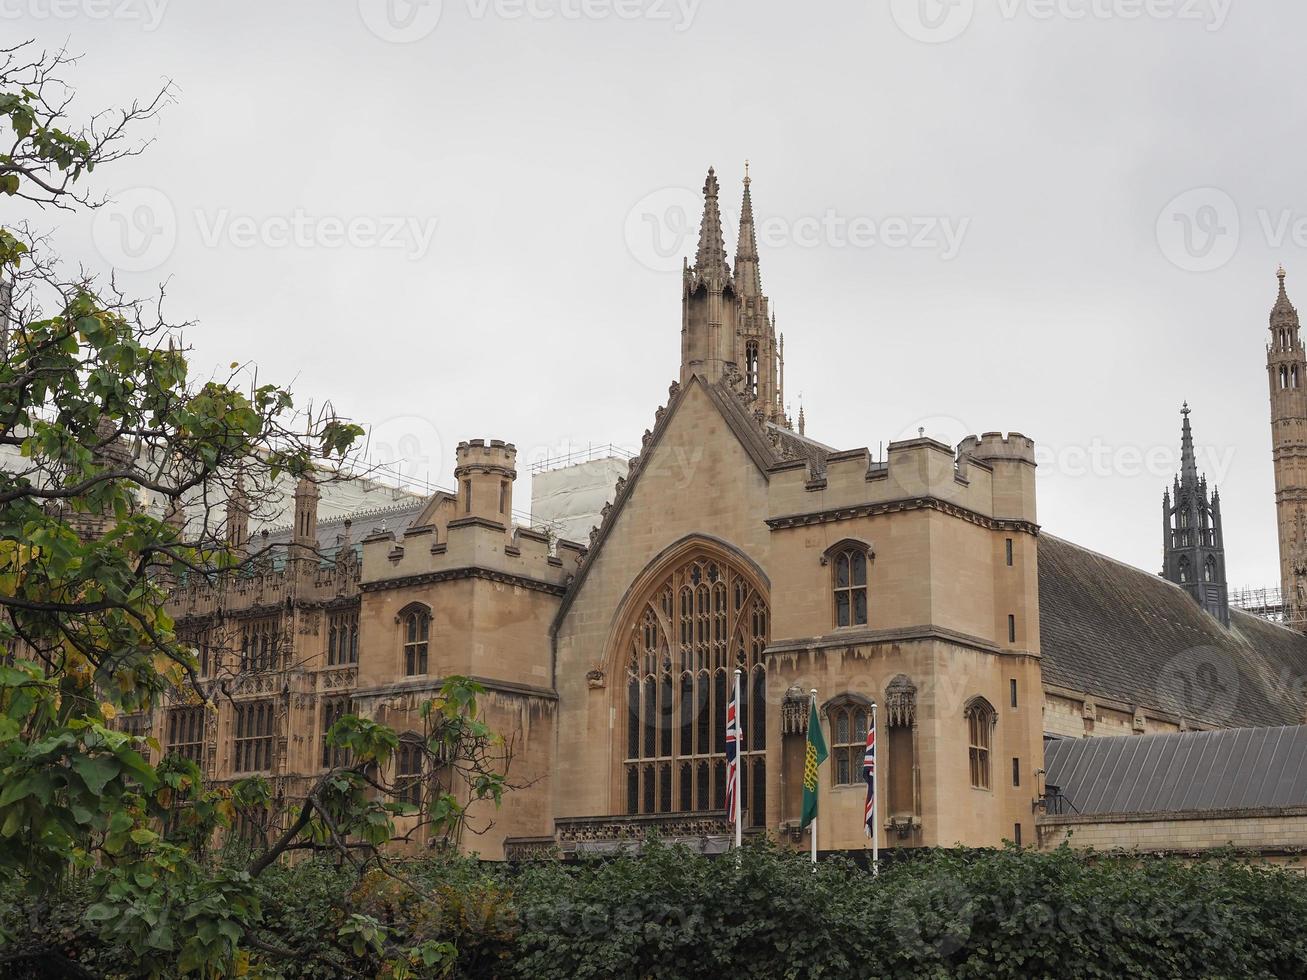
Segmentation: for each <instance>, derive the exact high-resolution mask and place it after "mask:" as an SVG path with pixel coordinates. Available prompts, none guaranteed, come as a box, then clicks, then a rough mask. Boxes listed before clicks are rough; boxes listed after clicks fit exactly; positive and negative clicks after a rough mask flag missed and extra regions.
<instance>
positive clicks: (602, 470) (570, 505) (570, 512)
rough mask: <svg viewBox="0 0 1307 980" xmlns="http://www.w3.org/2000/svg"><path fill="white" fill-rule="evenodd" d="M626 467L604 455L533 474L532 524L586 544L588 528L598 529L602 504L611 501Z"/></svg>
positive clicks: (621, 460) (615, 457) (611, 457)
mask: <svg viewBox="0 0 1307 980" xmlns="http://www.w3.org/2000/svg"><path fill="white" fill-rule="evenodd" d="M627 465H628V464H627V461H626V459H624V458H622V457H620V456H604V457H601V458H599V459H590V460H586V461H585V462H581V463H574V464H572V465H571V466H562V467H559V468H558V469H554V470H541V471H538V472H536V473H534V474H533V475H532V477H531V519H532V521H533V522H535V523H539V524H546V525H548V526H550V527H551V528H553V529H554V530H556V531H557V533H558V534H559V535H560V536H561V537H563V538H565V539H567V540H568V541H576V542H578V543H579V544H588V543H589V541H590V529H591V528H592V527H598V526H599V518H600V514H601V513H602V512H603V509H604V504H606V503H608V502H609V501H611V500H612V499H613V494H614V493H615V492H616V488H617V479H618V477H622V476H626V473H627Z"/></svg>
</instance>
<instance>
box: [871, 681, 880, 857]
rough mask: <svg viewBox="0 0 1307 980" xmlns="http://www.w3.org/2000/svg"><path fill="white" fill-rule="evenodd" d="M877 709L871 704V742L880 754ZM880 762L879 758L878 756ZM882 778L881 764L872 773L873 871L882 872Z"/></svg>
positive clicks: (877, 753) (878, 754)
mask: <svg viewBox="0 0 1307 980" xmlns="http://www.w3.org/2000/svg"><path fill="white" fill-rule="evenodd" d="M876 719H877V710H876V705H875V704H872V706H871V732H872V735H873V736H874V737H875V741H874V742H872V743H871V744H872V745H873V746H874V747H875V750H876V755H877V756H878V757H879V756H880V731H879V729H877V727H876ZM877 761H878V762H879V761H880V760H879V758H877ZM879 779H880V766H879V765H878V766H876V767H875V769H873V770H872V773H871V873H872V874H873V875H878V874H880V792H879V787H878V786H877V785H876V782H877V781H878V780H879Z"/></svg>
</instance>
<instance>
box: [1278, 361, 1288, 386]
mask: <svg viewBox="0 0 1307 980" xmlns="http://www.w3.org/2000/svg"><path fill="white" fill-rule="evenodd" d="M1288 387H1289V369H1288V368H1287V367H1285V366H1284V365H1283V364H1281V365H1280V390H1281V391H1283V390H1284V389H1285V388H1288Z"/></svg>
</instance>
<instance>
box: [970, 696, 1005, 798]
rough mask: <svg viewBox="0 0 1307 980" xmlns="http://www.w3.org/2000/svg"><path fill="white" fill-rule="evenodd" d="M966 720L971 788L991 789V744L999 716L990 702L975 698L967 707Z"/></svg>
mask: <svg viewBox="0 0 1307 980" xmlns="http://www.w3.org/2000/svg"><path fill="white" fill-rule="evenodd" d="M966 719H967V739H968V743H969V745H968V752H969V754H970V762H971V786H972V788H973V789H989V788H990V786H991V785H992V782H991V776H990V759H989V756H990V744H991V740H992V738H993V734H994V724H995V722H996V721H997V720H998V716H997V715H996V714H995V713H994V707H993V705H991V704H990V703H989V702H988V701H986V700H985V699H984V698H975V699H973V700H972V701H971V702H970V703H969V704H968V705H967V710H966Z"/></svg>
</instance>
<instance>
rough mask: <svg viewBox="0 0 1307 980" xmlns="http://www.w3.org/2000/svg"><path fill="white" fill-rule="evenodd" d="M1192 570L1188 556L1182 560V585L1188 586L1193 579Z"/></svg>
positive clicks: (1182, 557)
mask: <svg viewBox="0 0 1307 980" xmlns="http://www.w3.org/2000/svg"><path fill="white" fill-rule="evenodd" d="M1192 577H1193V576H1192V570H1191V569H1190V567H1189V559H1188V557H1186V556H1181V558H1180V584H1181V585H1187V584H1188V583H1189V581H1190V579H1191V578H1192Z"/></svg>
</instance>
